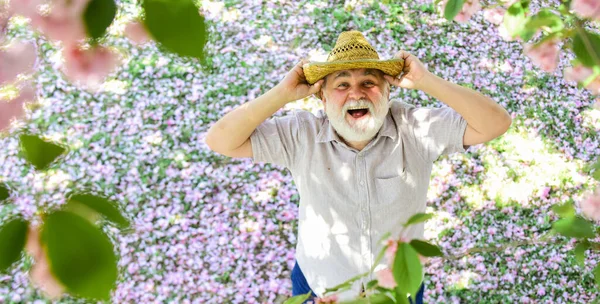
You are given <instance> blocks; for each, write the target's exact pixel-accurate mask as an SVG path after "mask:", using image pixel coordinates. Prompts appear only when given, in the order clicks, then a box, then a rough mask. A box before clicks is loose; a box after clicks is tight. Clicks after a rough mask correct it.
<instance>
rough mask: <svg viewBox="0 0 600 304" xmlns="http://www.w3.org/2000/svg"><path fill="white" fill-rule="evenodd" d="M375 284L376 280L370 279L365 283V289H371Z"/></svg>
mask: <svg viewBox="0 0 600 304" xmlns="http://www.w3.org/2000/svg"><path fill="white" fill-rule="evenodd" d="M376 285H377V280H371V281H369V282H368V283H367V286H366V287H365V288H366V289H371V288H373V287H375V286H376Z"/></svg>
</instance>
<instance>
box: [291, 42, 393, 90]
mask: <svg viewBox="0 0 600 304" xmlns="http://www.w3.org/2000/svg"><path fill="white" fill-rule="evenodd" d="M403 67H404V60H402V59H390V60H379V55H378V54H377V51H375V49H374V48H373V47H372V46H371V45H370V44H369V42H367V39H365V37H364V36H363V35H362V34H361V33H360V32H359V31H348V32H342V33H341V34H340V36H339V37H338V40H337V42H336V43H335V47H334V48H333V50H331V52H330V53H329V56H328V57H327V61H326V62H312V63H307V64H305V65H303V66H302V69H303V70H304V76H305V77H306V81H307V82H308V83H309V84H313V83H315V82H317V81H319V79H321V78H323V77H325V76H327V75H329V74H331V73H333V72H335V71H340V70H349V69H363V68H364V69H377V70H381V71H382V72H384V73H386V74H388V75H390V76H393V77H396V76H398V75H400V73H402V68H403Z"/></svg>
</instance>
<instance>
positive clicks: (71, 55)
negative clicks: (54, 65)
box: [63, 45, 119, 89]
mask: <svg viewBox="0 0 600 304" xmlns="http://www.w3.org/2000/svg"><path fill="white" fill-rule="evenodd" d="M63 58H64V73H65V76H66V77H67V78H68V79H69V80H70V81H72V82H73V83H76V84H82V85H84V86H86V87H89V88H91V89H94V88H97V86H98V85H100V84H101V83H102V81H103V80H104V78H105V77H106V76H108V74H110V73H111V72H113V71H114V70H115V69H116V67H117V64H118V62H119V58H118V56H117V53H116V52H115V51H113V50H111V49H109V48H107V47H103V46H96V47H94V48H89V49H83V48H80V47H78V46H74V45H73V46H67V47H65V48H64V49H63Z"/></svg>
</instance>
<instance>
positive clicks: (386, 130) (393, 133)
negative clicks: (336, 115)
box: [316, 109, 398, 143]
mask: <svg viewBox="0 0 600 304" xmlns="http://www.w3.org/2000/svg"><path fill="white" fill-rule="evenodd" d="M319 112H321V113H319V114H320V115H319V116H321V117H324V119H323V124H322V126H321V130H320V131H319V134H317V138H316V142H317V143H324V142H330V141H337V142H342V140H341V139H340V137H339V135H338V134H337V133H336V132H335V129H334V128H333V126H332V125H331V124H330V123H329V119H328V118H327V115H326V114H325V112H324V111H323V110H320V111H319ZM381 136H387V137H389V138H391V139H392V140H393V141H396V139H397V138H398V129H397V128H396V123H395V122H394V118H393V117H392V111H391V109H390V110H388V113H387V115H386V116H385V120H384V121H383V125H382V126H381V129H379V132H378V133H377V135H376V136H375V139H377V138H378V137H381Z"/></svg>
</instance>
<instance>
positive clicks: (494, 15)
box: [483, 7, 506, 24]
mask: <svg viewBox="0 0 600 304" xmlns="http://www.w3.org/2000/svg"><path fill="white" fill-rule="evenodd" d="M505 13H506V9H504V8H502V7H495V8H490V9H485V10H483V18H485V20H487V21H488V22H490V23H493V24H500V23H502V21H503V20H504V14H505Z"/></svg>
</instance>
